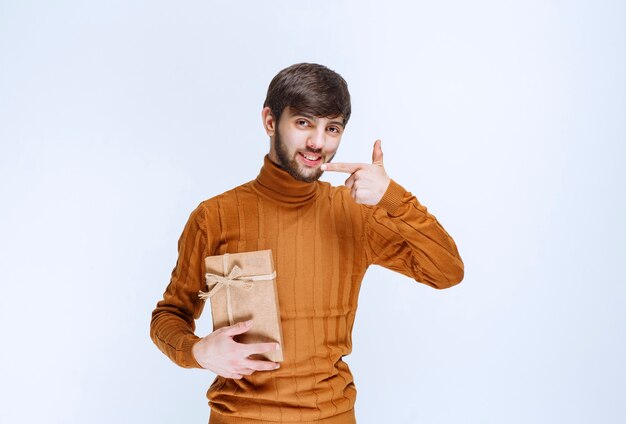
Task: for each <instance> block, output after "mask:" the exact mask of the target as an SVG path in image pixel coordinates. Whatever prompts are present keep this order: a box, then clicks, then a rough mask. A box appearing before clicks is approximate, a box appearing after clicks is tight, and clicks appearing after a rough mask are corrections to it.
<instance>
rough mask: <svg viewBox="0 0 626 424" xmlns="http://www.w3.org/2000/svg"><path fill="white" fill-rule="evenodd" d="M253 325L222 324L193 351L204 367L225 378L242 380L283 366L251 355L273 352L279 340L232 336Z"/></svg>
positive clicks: (248, 323)
mask: <svg viewBox="0 0 626 424" xmlns="http://www.w3.org/2000/svg"><path fill="white" fill-rule="evenodd" d="M250 328H252V321H245V322H240V323H237V324H235V325H231V326H230V327H222V328H220V329H219V330H215V331H214V332H212V333H211V334H209V335H208V336H206V337H203V338H202V339H200V340H199V341H198V342H197V343H196V344H194V345H193V347H192V349H191V353H192V354H193V356H194V358H195V359H196V361H197V362H198V364H200V365H201V366H202V368H205V369H208V370H211V371H213V372H214V373H215V374H217V375H220V376H222V377H225V378H234V379H237V380H238V379H240V378H241V377H243V376H244V375H250V374H252V373H253V372H255V371H270V370H275V369H277V368H278V367H279V366H280V365H279V364H278V363H276V362H271V361H262V360H257V359H250V358H249V356H250V355H254V354H258V353H267V352H272V351H274V350H277V349H278V344H277V343H253V344H244V343H237V342H236V341H234V340H233V337H234V336H236V335H238V334H243V333H245V332H246V331H248V330H249V329H250Z"/></svg>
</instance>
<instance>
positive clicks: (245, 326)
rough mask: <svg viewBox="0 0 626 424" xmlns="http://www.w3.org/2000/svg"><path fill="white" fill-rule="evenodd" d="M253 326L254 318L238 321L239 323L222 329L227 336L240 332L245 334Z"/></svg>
mask: <svg viewBox="0 0 626 424" xmlns="http://www.w3.org/2000/svg"><path fill="white" fill-rule="evenodd" d="M250 328H252V320H248V321H243V322H238V323H237V324H234V325H231V326H229V327H224V328H222V331H223V332H224V334H226V335H227V336H236V335H238V334H243V333H245V332H246V331H248V330H249V329H250Z"/></svg>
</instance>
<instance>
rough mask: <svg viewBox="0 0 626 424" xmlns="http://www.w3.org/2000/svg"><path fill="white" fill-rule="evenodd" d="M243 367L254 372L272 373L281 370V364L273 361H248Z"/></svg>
mask: <svg viewBox="0 0 626 424" xmlns="http://www.w3.org/2000/svg"><path fill="white" fill-rule="evenodd" d="M243 366H244V367H246V368H249V369H251V370H254V371H272V370H275V369H278V368H280V364H277V363H276V362H272V361H261V360H257V359H247V360H246V361H245V362H244V363H243Z"/></svg>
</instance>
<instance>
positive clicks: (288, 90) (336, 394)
mask: <svg viewBox="0 0 626 424" xmlns="http://www.w3.org/2000/svg"><path fill="white" fill-rule="evenodd" d="M350 112H351V106H350V94H349V92H348V87H347V84H346V82H345V81H344V79H343V78H342V77H341V76H340V75H338V74H337V73H335V72H333V71H331V70H330V69H328V68H326V67H324V66H321V65H316V64H306V63H303V64H296V65H293V66H290V67H288V68H286V69H284V70H282V71H281V72H279V73H278V75H276V77H274V79H273V80H272V82H271V83H270V86H269V88H268V92H267V98H266V100H265V104H264V107H263V110H262V119H263V125H264V127H265V131H266V132H267V134H268V136H269V138H270V150H269V154H268V155H267V156H266V157H265V159H264V164H263V167H262V168H261V171H260V174H259V176H258V177H257V178H256V179H255V180H253V181H250V182H248V183H246V184H244V185H242V186H239V187H236V188H234V189H232V190H230V191H227V192H225V193H223V194H221V195H219V196H216V197H213V198H211V199H209V200H206V201H204V202H202V203H201V204H200V205H199V206H198V207H197V208H196V209H195V210H194V211H193V212H192V213H191V216H190V218H189V221H188V222H187V225H186V226H185V229H184V230H183V233H182V235H181V238H180V240H179V244H178V248H179V256H178V262H177V264H176V267H175V268H174V270H173V272H172V277H171V281H170V284H169V285H168V287H167V289H166V291H165V293H164V296H163V300H161V301H160V302H159V303H158V304H157V307H156V309H155V310H154V312H153V314H152V323H151V337H152V340H153V341H154V343H155V344H156V345H157V346H158V347H159V349H161V350H162V351H163V352H164V353H165V354H166V355H167V356H169V357H170V358H171V359H172V360H173V361H174V362H176V363H177V364H178V365H180V366H183V367H189V368H193V367H195V368H205V369H209V370H211V371H213V372H214V373H216V374H217V378H216V379H215V381H214V382H213V384H212V385H211V387H210V388H209V390H208V393H207V397H208V399H209V404H210V406H211V417H210V423H211V424H220V423H261V422H283V423H285V422H288V423H304V422H305V423H354V422H355V418H354V402H355V398H356V390H355V387H354V384H353V378H352V375H351V373H350V370H349V368H348V366H347V364H346V363H345V362H344V361H343V360H342V358H343V357H344V356H345V355H348V354H349V353H350V352H351V347H352V339H351V332H352V325H353V323H354V317H355V313H356V307H357V298H358V293H359V288H360V283H361V281H362V279H363V276H364V274H365V271H366V270H367V267H368V266H369V265H372V264H377V265H381V266H384V267H386V268H389V269H392V270H394V271H398V272H400V273H402V274H405V275H407V276H409V277H411V278H413V279H415V280H417V281H419V282H422V283H424V284H428V285H430V286H432V287H435V288H439V289H441V288H446V287H450V286H452V285H454V284H457V283H459V282H460V281H461V280H462V279H463V269H464V268H463V262H462V260H461V258H460V256H459V254H458V251H457V248H456V245H455V243H454V241H453V240H452V238H451V237H450V236H449V235H448V234H447V232H446V231H445V230H444V229H443V227H442V226H441V225H440V224H439V222H438V221H437V220H436V218H435V217H434V216H433V215H431V214H430V213H428V212H427V210H426V208H425V207H424V206H422V205H421V204H420V203H419V202H418V201H417V199H416V198H415V197H414V196H413V195H412V194H411V193H409V192H407V191H406V190H405V189H404V188H403V187H402V186H400V185H399V184H398V183H396V182H395V181H393V180H392V179H390V178H389V176H388V175H387V173H386V171H385V168H384V166H383V153H382V150H381V142H380V140H377V141H376V142H375V144H374V148H373V155H372V163H371V164H349V163H330V161H331V159H332V158H333V156H334V155H335V152H336V151H337V148H338V147H339V144H340V141H341V137H342V135H343V132H344V130H345V127H346V124H347V123H348V120H349V118H350ZM324 171H336V172H344V173H347V174H349V177H348V179H347V180H346V182H345V187H343V186H342V187H332V186H330V184H328V183H325V182H320V181H318V178H319V177H320V176H321V175H322V173H323V172H324ZM263 249H271V250H272V253H273V256H274V260H275V265H276V271H277V280H276V282H277V288H278V297H279V303H280V308H281V311H280V315H281V324H282V330H283V346H282V349H283V353H284V359H285V360H284V362H283V363H281V364H280V366H279V364H277V363H273V362H270V361H263V360H259V359H252V358H251V355H254V354H259V353H265V352H269V351H271V350H273V349H276V348H277V346H276V344H275V343H258V344H248V345H246V344H241V343H238V342H237V341H236V337H235V336H237V335H239V334H242V333H245V332H246V331H248V330H249V329H250V328H251V327H252V326H254V323H253V322H240V323H236V324H235V325H233V326H230V327H224V328H221V329H219V330H216V331H214V332H213V333H211V334H209V335H207V336H205V337H203V338H200V337H198V336H196V335H195V334H194V329H195V325H194V320H195V319H197V318H198V317H199V316H200V313H201V311H202V308H203V306H204V304H203V301H202V300H200V299H199V297H198V292H199V291H200V290H204V289H205V282H204V276H205V269H204V263H203V260H204V258H205V257H207V256H212V255H222V254H224V253H236V252H246V251H255V250H263Z"/></svg>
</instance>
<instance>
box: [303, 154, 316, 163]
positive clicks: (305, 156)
mask: <svg viewBox="0 0 626 424" xmlns="http://www.w3.org/2000/svg"><path fill="white" fill-rule="evenodd" d="M301 154H302V156H304V158H305V159H306V160H312V161H315V160H318V159H319V156H309V155H305V154H304V153H301Z"/></svg>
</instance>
